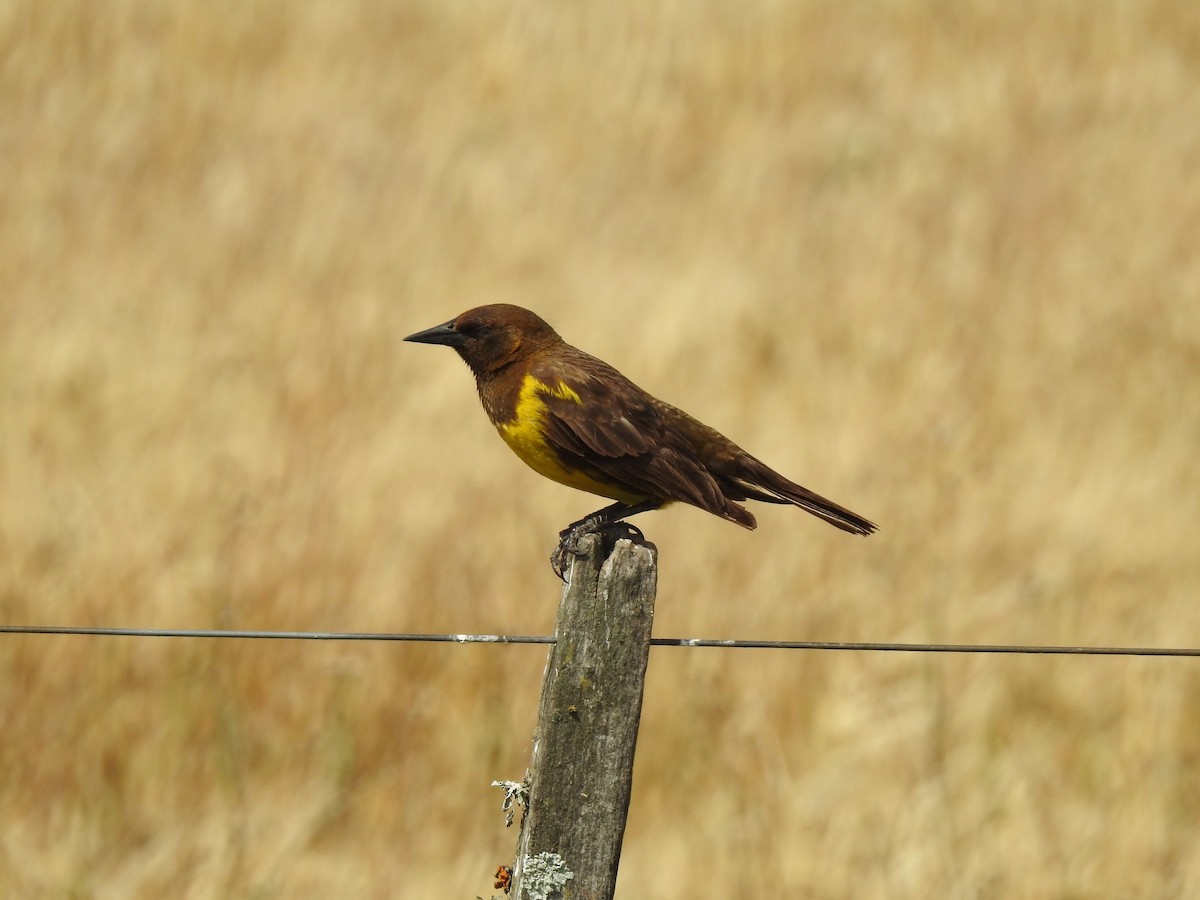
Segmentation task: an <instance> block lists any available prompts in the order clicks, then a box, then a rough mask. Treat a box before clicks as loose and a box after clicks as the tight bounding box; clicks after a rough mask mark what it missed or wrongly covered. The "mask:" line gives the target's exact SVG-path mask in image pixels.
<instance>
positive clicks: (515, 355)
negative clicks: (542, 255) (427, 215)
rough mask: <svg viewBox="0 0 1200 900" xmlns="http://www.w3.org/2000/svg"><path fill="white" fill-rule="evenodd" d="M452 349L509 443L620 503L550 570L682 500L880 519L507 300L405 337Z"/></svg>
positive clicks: (742, 517) (573, 527) (555, 475)
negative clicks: (773, 463)
mask: <svg viewBox="0 0 1200 900" xmlns="http://www.w3.org/2000/svg"><path fill="white" fill-rule="evenodd" d="M404 340H405V341H411V342H414V343H421V344H440V345H444V346H447V347H450V348H452V349H453V350H454V351H455V352H457V353H458V355H459V356H460V357H461V358H462V359H463V361H464V362H465V363H466V364H467V366H468V367H469V368H470V370H471V372H472V373H473V374H474V376H475V386H476V388H477V389H478V392H479V399H480V402H481V403H482V404H483V408H484V411H485V412H486V413H487V416H488V418H489V419H490V420H491V423H492V425H494V426H495V428H496V430H497V431H498V432H499V434H500V437H501V438H503V439H504V442H505V443H506V444H507V445H508V446H509V448H510V449H511V450H512V451H513V452H514V453H515V454H516V455H517V456H518V457H520V459H521V460H522V461H524V462H525V463H526V464H527V465H528V466H529V467H530V468H532V469H533V470H534V471H535V472H538V473H539V474H541V475H544V476H545V477H547V478H550V479H552V480H554V481H557V482H559V483H560V484H564V485H567V486H568V487H572V488H577V489H578V490H581V491H587V492H589V493H591V494H596V495H598V496H601V497H605V498H607V499H609V500H612V501H615V502H613V503H612V504H611V505H609V506H606V507H604V508H603V509H599V510H597V511H596V512H593V513H591V514H589V515H587V516H584V517H583V518H582V519H580V520H578V521H577V522H573V523H571V524H570V525H568V526H567V527H566V528H565V529H563V530H562V532H561V533H560V535H559V537H560V543H559V550H558V551H556V554H555V556H554V557H552V560H551V561H552V564H553V566H554V569H555V572H556V573H557V574H558V575H559V577H563V572H562V565H563V558H564V557H563V556H562V553H563V550H564V548H568V549H569V548H570V547H571V546H572V545H573V543H574V542H575V540H577V538H578V537H579V536H580V535H582V534H584V533H587V532H589V531H598V530H602V529H604V528H606V527H608V526H612V525H616V524H620V525H624V526H626V527H629V528H630V529H631V531H632V532H633V533H636V534H637V536H638V537H641V532H640V531H639V530H638V529H636V528H632V526H628V523H625V522H624V521H623V520H624V519H625V518H626V517H628V516H632V515H636V514H638V513H643V512H649V511H651V510H655V509H661V508H662V507H664V506H667V505H669V504H672V503H685V504H689V505H691V506H695V507H698V508H700V509H702V510H705V511H706V512H709V513H712V514H713V515H716V516H720V517H721V518H722V519H725V520H727V521H729V522H734V523H736V524H738V525H741V526H742V527H743V528H748V529H754V528H755V527H756V526H757V521H756V520H755V518H754V514H753V513H751V512H750V511H749V510H748V509H746V507H745V506H743V505H742V503H743V501H746V500H758V501H763V502H766V503H779V504H791V505H793V506H797V507H799V508H801V509H803V510H805V511H806V512H809V513H812V514H813V515H814V516H816V517H817V518H819V519H821V520H823V521H825V522H828V523H829V524H830V525H833V526H834V527H836V528H840V529H841V530H842V531H846V532H849V533H850V534H856V535H868V534H871V533H873V532H874V531H876V530H877V526H876V525H875V523H874V522H871V521H869V520H868V519H865V518H864V517H862V516H860V515H859V514H858V513H855V512H851V511H850V510H849V509H847V508H846V507H844V506H840V505H839V504H837V503H834V502H833V501H832V500H829V499H827V498H825V497H822V496H821V495H820V494H816V493H814V492H813V491H810V490H809V489H808V488H806V487H802V486H801V485H799V484H796V483H795V482H794V481H791V480H790V479H788V478H785V477H784V476H783V475H781V474H779V473H778V472H776V471H775V470H774V469H772V468H770V467H769V466H767V465H766V464H765V463H763V462H762V461H760V460H759V459H757V458H756V457H754V456H752V455H751V454H749V453H747V452H746V451H745V450H743V449H742V448H741V447H739V446H738V445H737V444H735V443H734V442H733V441H731V440H730V439H729V438H727V437H725V436H724V435H723V434H721V433H720V432H718V431H717V430H715V429H714V428H711V427H709V426H708V425H705V424H704V423H703V422H700V421H699V420H697V419H695V418H693V417H692V416H690V415H688V414H687V413H686V412H684V411H683V410H681V409H679V408H677V407H675V406H672V405H671V404H669V403H666V402H664V401H662V400H659V399H658V398H657V397H654V396H652V395H651V394H649V393H647V392H646V391H644V390H643V389H642V388H640V387H638V386H637V385H636V384H634V383H633V382H632V381H630V380H629V379H628V378H626V377H625V376H624V375H622V374H621V373H620V372H618V371H617V370H616V369H615V368H613V367H612V366H611V365H609V364H608V363H606V362H604V361H603V360H600V359H597V358H596V357H594V356H592V355H590V354H588V353H585V352H584V351H582V350H580V349H578V348H576V347H573V346H572V345H570V344H568V343H567V342H566V341H564V340H563V339H562V338H561V337H560V336H559V335H558V333H557V332H556V331H555V330H554V329H553V328H552V327H551V326H550V325H549V324H548V323H547V322H546V321H545V320H543V319H542V318H541V317H540V316H538V315H537V314H535V313H533V312H530V311H529V310H527V309H524V308H522V307H520V306H514V305H512V304H507V303H496V304H489V305H486V306H478V307H475V308H474V309H469V310H467V311H466V312H464V313H462V314H460V315H459V316H457V317H455V318H453V319H451V320H450V321H448V322H444V323H442V324H441V325H435V326H434V327H432V328H427V329H425V330H424V331H418V332H416V333H415V334H410V335H408V337H406V338H404Z"/></svg>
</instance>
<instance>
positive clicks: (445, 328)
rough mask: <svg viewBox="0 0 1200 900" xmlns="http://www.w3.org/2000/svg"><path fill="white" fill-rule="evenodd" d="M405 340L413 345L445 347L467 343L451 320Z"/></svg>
mask: <svg viewBox="0 0 1200 900" xmlns="http://www.w3.org/2000/svg"><path fill="white" fill-rule="evenodd" d="M405 340H406V341H412V342H413V343H414V344H445V345H446V346H447V347H461V346H462V345H463V344H465V343H466V342H467V339H466V337H464V336H463V335H462V334H459V332H458V331H456V330H455V328H454V320H453V319H451V320H450V321H449V322H446V323H444V324H442V325H434V326H433V327H432V328H426V329H425V330H424V331H418V332H417V333H416V334H410V335H409V336H408V337H406V338H405Z"/></svg>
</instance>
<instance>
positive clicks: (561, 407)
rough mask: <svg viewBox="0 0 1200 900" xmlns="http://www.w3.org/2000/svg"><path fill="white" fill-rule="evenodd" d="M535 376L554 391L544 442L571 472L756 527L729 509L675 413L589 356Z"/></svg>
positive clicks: (562, 361)
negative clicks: (682, 429)
mask: <svg viewBox="0 0 1200 900" xmlns="http://www.w3.org/2000/svg"><path fill="white" fill-rule="evenodd" d="M533 374H534V376H535V377H536V378H537V379H538V380H539V381H541V382H542V383H544V384H546V385H547V386H549V387H550V390H549V391H547V392H545V393H543V394H542V400H543V401H544V403H545V404H546V416H545V420H544V423H543V424H544V436H545V439H546V441H547V442H548V443H549V444H550V446H551V447H553V448H554V451H555V452H556V453H557V454H558V455H559V458H560V460H561V461H562V462H563V463H564V464H565V465H567V466H570V467H572V468H578V469H583V470H585V471H587V472H589V473H590V474H591V475H592V476H593V477H595V478H598V479H599V480H601V481H605V482H607V483H609V484H614V485H618V486H620V487H621V488H622V489H624V490H626V491H627V492H629V493H632V494H642V495H645V496H646V497H650V498H654V499H660V500H663V501H664V502H665V501H671V500H677V501H682V502H684V503H691V504H693V505H694V506H699V507H700V508H702V509H706V510H708V511H709V512H713V513H715V514H717V515H719V516H722V517H724V518H729V519H731V520H733V521H736V522H738V523H739V524H742V525H745V526H746V527H753V522H754V518H753V516H751V515H750V514H749V513H748V512H746V511H745V510H744V509H742V508H741V507H738V506H735V505H734V504H732V503H730V501H729V499H728V498H726V497H725V496H724V494H723V492H722V490H721V487H720V485H719V484H718V483H717V481H716V480H715V479H714V477H713V475H712V474H711V473H710V472H709V471H708V470H707V468H706V467H705V466H704V465H703V464H702V462H701V461H699V460H698V459H697V458H696V455H695V453H694V452H692V451H691V449H690V448H689V447H688V446H687V438H686V435H683V434H681V433H679V430H678V428H676V427H673V424H672V420H671V413H674V412H676V411H675V410H674V408H673V407H670V406H668V405H667V404H664V403H660V402H658V401H656V400H655V399H654V398H653V397H651V396H650V395H649V394H647V393H646V392H645V391H643V390H642V389H641V388H639V387H638V386H637V385H635V384H633V382H631V381H629V380H628V379H627V378H626V377H625V376H624V375H622V374H621V373H620V372H618V371H616V370H615V369H613V368H612V367H611V366H609V365H608V364H607V363H604V362H601V361H600V360H598V359H595V358H594V357H590V356H587V355H585V354H583V353H582V352H580V354H579V357H578V358H575V357H571V358H563V357H559V358H558V359H556V360H554V362H553V363H548V364H547V366H546V368H544V369H539V370H538V371H535V372H534V373H533ZM558 386H562V387H565V388H568V389H569V390H558V389H556V388H558ZM675 424H678V423H675Z"/></svg>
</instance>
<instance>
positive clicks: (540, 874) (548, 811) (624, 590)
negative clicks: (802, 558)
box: [512, 535, 657, 900]
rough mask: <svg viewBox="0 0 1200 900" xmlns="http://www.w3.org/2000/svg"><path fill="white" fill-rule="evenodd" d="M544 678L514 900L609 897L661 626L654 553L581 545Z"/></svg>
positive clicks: (647, 548)
mask: <svg viewBox="0 0 1200 900" xmlns="http://www.w3.org/2000/svg"><path fill="white" fill-rule="evenodd" d="M579 552H580V555H579V556H578V557H577V558H576V559H575V560H574V561H573V562H572V565H571V570H570V576H569V579H568V581H567V583H566V584H565V585H564V587H563V596H562V602H561V603H560V605H559V608H558V622H557V625H556V627H555V637H556V643H555V644H554V646H553V648H552V649H551V651H550V660H549V662H548V664H547V665H546V674H545V677H544V679H543V681H542V699H541V705H540V707H539V710H538V724H537V731H536V732H535V734H534V740H533V763H532V765H531V767H530V787H529V801H528V808H527V811H526V815H525V817H524V821H523V823H522V826H521V835H520V838H519V839H518V842H517V859H516V865H515V867H514V873H513V894H512V896H513V897H515V898H517V900H526V898H555V897H561V898H563V900H610V898H611V897H612V896H613V891H614V890H615V889H616V882H617V864H618V863H619V861H620V858H621V838H622V835H623V834H624V832H625V817H626V815H627V813H628V811H629V795H630V789H631V787H632V783H633V751H634V746H635V744H636V743H637V733H638V721H639V719H640V717H641V713H642V690H643V687H644V686H645V680H646V663H647V661H648V660H649V656H650V632H651V627H652V625H653V622H654V594H655V586H656V581H657V562H656V557H657V552H656V551H655V549H654V547H653V545H649V544H635V543H633V542H631V541H629V540H626V539H621V540H618V541H617V542H616V545H615V547H614V549H613V550H612V553H611V554H610V555H609V556H608V558H607V559H605V553H604V541H603V540H602V538H601V536H600V535H586V536H584V537H583V538H582V539H581V540H580V541H579Z"/></svg>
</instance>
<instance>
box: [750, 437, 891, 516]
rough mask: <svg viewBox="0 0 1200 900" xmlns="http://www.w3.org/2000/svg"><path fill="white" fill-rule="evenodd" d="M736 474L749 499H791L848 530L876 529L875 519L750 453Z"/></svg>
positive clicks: (785, 501)
mask: <svg viewBox="0 0 1200 900" xmlns="http://www.w3.org/2000/svg"><path fill="white" fill-rule="evenodd" d="M736 478H737V481H738V487H739V488H740V489H741V490H742V491H744V492H745V494H746V499H748V500H764V501H766V502H767V503H790V504H792V505H793V506H798V507H800V508H801V509H803V510H806V511H808V512H810V513H812V514H813V515H814V516H816V517H817V518H818V519H824V520H825V521H826V522H828V523H829V524H830V525H833V526H834V527H836V528H840V529H842V531H848V532H850V533H851V534H871V533H872V532H874V531H876V530H877V529H878V526H877V525H876V524H875V523H874V522H871V521H869V520H867V519H864V518H863V517H862V516H860V515H859V514H858V513H855V512H851V511H850V510H848V509H846V507H844V506H839V505H838V504H837V503H834V502H833V501H832V500H827V499H826V498H825V497H822V496H821V495H820V494H815V493H813V492H812V491H810V490H809V489H808V488H806V487H801V486H800V485H798V484H796V483H795V482H794V481H789V480H788V479H786V478H784V477H783V476H782V475H780V474H779V473H778V472H776V471H775V470H774V469H771V468H769V467H768V466H766V465H764V464H763V463H761V462H759V461H758V460H757V459H754V457H752V456H748V455H747V456H746V457H744V458H743V459H741V460H739V465H738V471H737V476H736Z"/></svg>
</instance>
